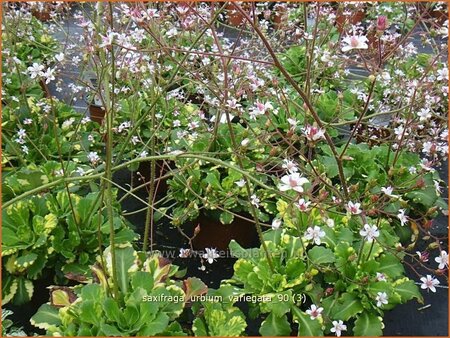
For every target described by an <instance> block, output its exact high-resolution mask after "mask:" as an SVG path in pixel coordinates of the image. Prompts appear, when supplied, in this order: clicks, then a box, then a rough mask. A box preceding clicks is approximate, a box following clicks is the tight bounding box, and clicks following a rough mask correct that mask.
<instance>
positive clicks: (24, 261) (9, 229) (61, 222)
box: [2, 190, 137, 304]
mask: <svg viewBox="0 0 450 338" xmlns="http://www.w3.org/2000/svg"><path fill="white" fill-rule="evenodd" d="M114 209H115V214H114V224H115V233H116V243H119V244H120V243H125V242H128V241H130V240H133V239H135V238H136V236H137V235H136V234H135V233H134V232H133V231H132V230H131V229H129V227H128V225H127V223H126V221H125V220H124V219H123V218H122V217H121V216H119V214H118V212H119V206H118V205H117V204H116V205H114ZM2 223H3V224H2V246H3V251H2V260H3V268H4V275H3V278H4V283H3V288H2V295H3V302H4V303H7V302H9V301H13V302H14V303H16V304H22V303H26V302H28V301H29V300H30V299H31V296H32V295H33V283H32V280H36V279H38V278H40V277H42V275H43V273H44V271H46V270H47V269H52V270H54V272H55V273H56V276H57V278H58V279H59V280H62V277H63V275H64V274H67V273H72V274H76V275H79V274H85V273H86V272H88V270H89V265H90V264H91V263H92V261H93V259H95V256H96V254H97V252H98V250H99V245H100V246H102V245H105V244H106V243H108V238H109V236H108V233H109V227H108V224H107V218H106V213H105V212H104V211H102V210H101V209H100V194H99V193H89V194H87V195H86V196H80V195H78V194H75V193H71V194H70V196H69V195H68V194H67V191H65V190H63V191H60V192H58V193H56V194H55V195H52V194H50V193H47V194H45V195H42V196H39V197H38V196H33V197H31V198H29V199H24V200H21V201H19V202H17V203H14V204H12V205H10V206H9V207H7V208H6V209H4V210H3V212H2ZM99 240H100V243H99Z"/></svg>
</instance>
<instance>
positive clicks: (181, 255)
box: [178, 248, 191, 258]
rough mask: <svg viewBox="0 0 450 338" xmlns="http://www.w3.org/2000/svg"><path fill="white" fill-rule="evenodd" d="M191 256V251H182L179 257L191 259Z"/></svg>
mask: <svg viewBox="0 0 450 338" xmlns="http://www.w3.org/2000/svg"><path fill="white" fill-rule="evenodd" d="M190 254H191V250H190V249H183V248H181V249H180V254H179V255H178V257H180V258H187V257H189V255H190Z"/></svg>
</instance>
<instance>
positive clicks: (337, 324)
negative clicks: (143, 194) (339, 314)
mask: <svg viewBox="0 0 450 338" xmlns="http://www.w3.org/2000/svg"><path fill="white" fill-rule="evenodd" d="M332 324H333V327H332V328H331V329H330V331H331V332H334V333H336V336H338V337H340V336H341V333H342V331H346V330H347V325H345V324H344V322H343V321H342V320H340V321H336V320H333V323H332Z"/></svg>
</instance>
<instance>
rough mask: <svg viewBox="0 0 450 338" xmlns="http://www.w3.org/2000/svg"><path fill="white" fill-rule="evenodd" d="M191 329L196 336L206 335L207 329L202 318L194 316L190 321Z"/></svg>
mask: <svg viewBox="0 0 450 338" xmlns="http://www.w3.org/2000/svg"><path fill="white" fill-rule="evenodd" d="M192 331H193V332H194V334H195V336H196V337H206V336H209V335H208V330H207V328H206V325H205V322H204V320H203V318H198V317H197V318H195V319H194V322H193V323H192Z"/></svg>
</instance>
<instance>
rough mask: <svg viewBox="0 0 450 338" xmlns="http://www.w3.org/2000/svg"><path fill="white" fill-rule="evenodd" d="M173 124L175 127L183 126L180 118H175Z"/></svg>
mask: <svg viewBox="0 0 450 338" xmlns="http://www.w3.org/2000/svg"><path fill="white" fill-rule="evenodd" d="M173 126H174V127H179V126H181V122H180V120H173Z"/></svg>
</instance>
